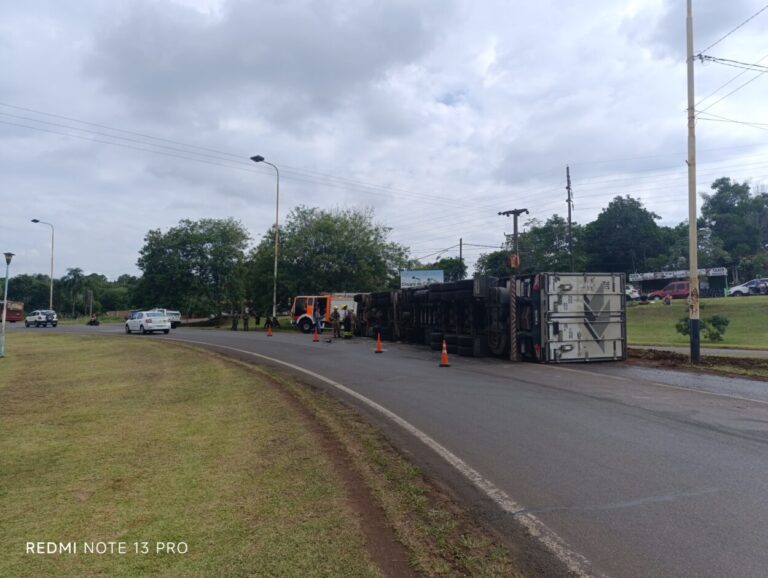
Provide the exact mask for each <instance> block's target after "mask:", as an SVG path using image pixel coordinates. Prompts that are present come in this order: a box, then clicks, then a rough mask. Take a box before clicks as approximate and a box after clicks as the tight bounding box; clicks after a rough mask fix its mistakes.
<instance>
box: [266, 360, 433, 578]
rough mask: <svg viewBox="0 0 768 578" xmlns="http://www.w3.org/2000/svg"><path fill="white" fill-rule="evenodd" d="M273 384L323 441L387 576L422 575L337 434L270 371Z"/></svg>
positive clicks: (370, 548)
mask: <svg viewBox="0 0 768 578" xmlns="http://www.w3.org/2000/svg"><path fill="white" fill-rule="evenodd" d="M264 375H265V376H267V378H268V380H269V383H270V384H272V385H273V386H274V387H275V388H276V389H277V390H278V391H280V392H281V393H282V394H283V395H284V397H285V399H286V400H287V401H288V403H289V404H290V405H291V407H292V408H293V409H294V410H296V412H297V413H298V414H299V415H300V416H301V417H302V419H303V421H304V424H305V426H306V427H307V429H309V431H311V432H312V433H313V434H314V436H315V439H316V440H317V441H318V442H319V444H320V446H321V448H322V449H323V452H324V453H325V455H326V457H327V458H328V459H329V460H330V462H331V464H332V466H333V468H334V471H335V472H336V473H337V474H338V475H339V477H340V478H341V481H342V483H343V484H344V490H345V492H346V496H347V504H348V505H349V507H350V509H351V510H352V511H353V512H354V513H355V515H356V516H358V519H359V520H360V529H361V530H362V532H363V535H364V536H365V542H366V546H367V548H368V553H369V555H370V557H371V559H372V560H373V561H374V563H375V564H376V565H377V566H378V567H379V569H380V570H381V571H382V572H383V574H384V575H385V576H391V577H393V578H396V577H397V578H399V577H401V576H402V577H403V578H416V577H418V576H420V574H418V573H417V572H415V571H414V570H413V568H411V566H410V564H409V558H410V556H409V554H408V550H406V548H405V546H403V545H402V544H401V543H400V542H398V541H397V537H396V535H395V532H394V530H393V529H392V527H391V526H390V525H389V523H388V521H387V517H386V515H385V513H384V511H383V510H382V509H381V508H380V507H378V506H377V505H376V502H375V500H374V499H373V496H372V494H371V492H370V490H369V489H368V486H367V485H366V484H365V480H363V479H362V477H361V476H360V475H359V473H358V472H357V470H356V469H355V467H354V465H353V464H352V462H351V460H350V456H349V453H348V452H347V450H346V449H345V448H344V446H343V445H342V444H341V442H340V441H339V439H338V438H337V437H336V436H335V435H334V433H333V432H332V431H331V430H330V429H329V428H328V427H327V426H326V425H325V424H324V423H322V422H320V421H319V420H318V419H317V417H316V416H315V415H314V414H313V413H312V412H311V411H310V410H309V409H308V408H307V407H306V406H305V405H304V404H303V403H302V402H301V401H300V400H299V399H297V398H296V397H294V396H293V395H291V394H290V393H289V392H287V391H286V390H285V388H284V387H283V386H282V384H280V383H278V382H277V381H275V380H274V379H272V378H271V377H270V376H269V375H268V374H266V373H265V374H264Z"/></svg>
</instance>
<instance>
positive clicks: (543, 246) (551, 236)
mask: <svg viewBox="0 0 768 578" xmlns="http://www.w3.org/2000/svg"><path fill="white" fill-rule="evenodd" d="M527 226H528V227H529V228H528V230H527V231H525V232H524V233H522V234H521V235H520V238H519V243H520V271H519V272H520V273H535V272H540V271H570V270H571V255H570V252H569V247H568V222H567V221H566V220H565V219H564V218H563V217H560V216H558V215H552V216H551V217H550V218H549V219H547V221H546V222H545V223H544V224H543V225H542V224H541V222H540V221H539V220H537V219H532V220H531V221H528V223H527ZM571 235H572V236H573V263H574V267H573V268H574V270H575V271H581V270H583V268H584V263H585V256H584V252H583V250H582V243H581V242H580V241H581V238H582V236H583V227H581V226H580V225H577V224H574V225H572V226H571Z"/></svg>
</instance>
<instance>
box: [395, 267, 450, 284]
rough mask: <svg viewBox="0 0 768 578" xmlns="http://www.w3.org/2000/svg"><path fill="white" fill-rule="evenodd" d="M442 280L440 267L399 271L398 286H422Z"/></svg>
mask: <svg viewBox="0 0 768 578" xmlns="http://www.w3.org/2000/svg"><path fill="white" fill-rule="evenodd" d="M442 282H443V271H442V269H433V270H419V271H400V288H401V289H407V288H409V287H423V286H424V285H431V284H432V283H442Z"/></svg>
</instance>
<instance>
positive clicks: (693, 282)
mask: <svg viewBox="0 0 768 578" xmlns="http://www.w3.org/2000/svg"><path fill="white" fill-rule="evenodd" d="M685 29H686V36H687V42H686V44H687V48H688V54H687V64H688V264H689V266H690V273H689V274H688V286H689V288H690V291H691V293H690V296H689V297H688V317H689V319H690V332H691V363H698V362H699V361H700V359H701V343H700V340H699V255H698V252H699V242H698V238H697V231H696V224H697V223H696V111H695V109H694V106H695V105H694V102H693V101H694V91H693V7H692V0H688V14H687V16H686V19H685Z"/></svg>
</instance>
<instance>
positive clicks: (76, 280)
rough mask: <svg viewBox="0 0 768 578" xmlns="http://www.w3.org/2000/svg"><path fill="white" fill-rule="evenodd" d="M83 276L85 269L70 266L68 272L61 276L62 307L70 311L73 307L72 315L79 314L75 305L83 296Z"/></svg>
mask: <svg viewBox="0 0 768 578" xmlns="http://www.w3.org/2000/svg"><path fill="white" fill-rule="evenodd" d="M83 277H84V275H83V270H82V269H81V268H80V267H70V268H69V269H67V274H66V275H64V277H62V278H61V296H62V300H61V304H62V309H64V310H66V311H69V310H70V308H71V310H72V317H75V316H76V315H77V311H76V309H75V307H76V305H77V303H78V302H80V301H82V298H83V295H82V289H83V287H82V285H83ZM54 286H55V284H54Z"/></svg>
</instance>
